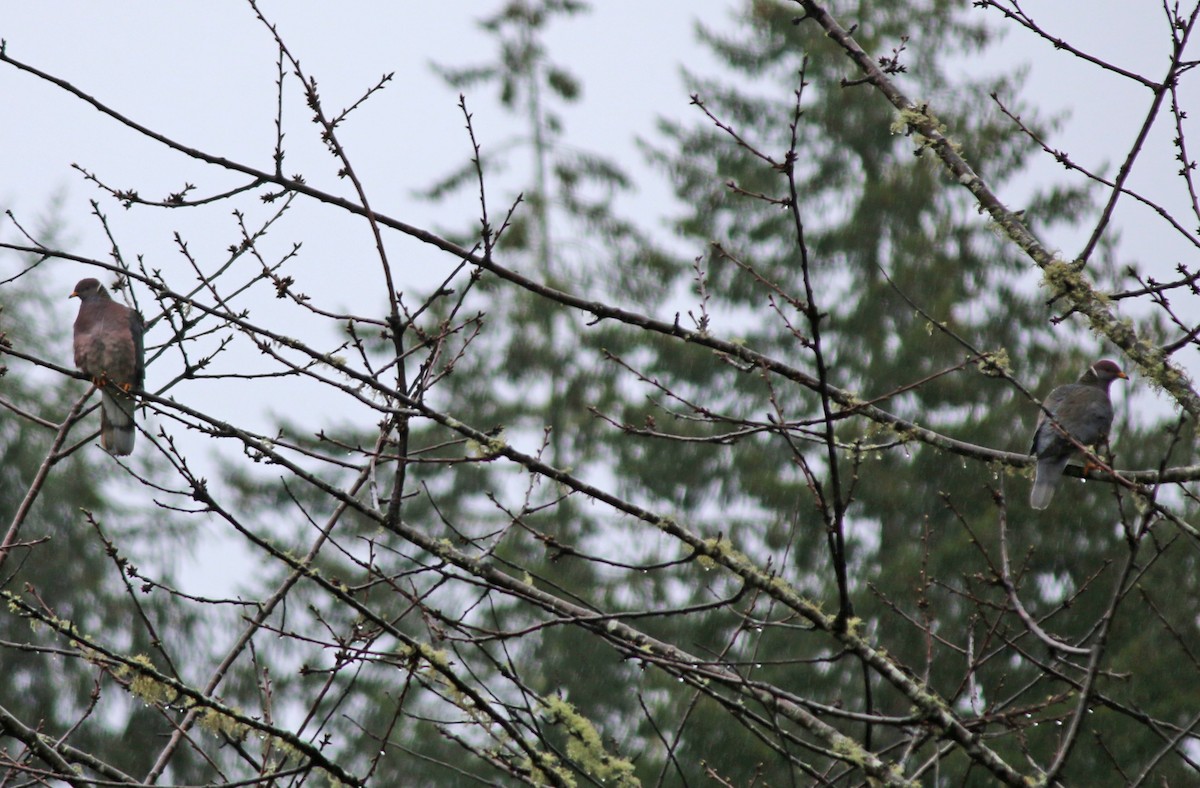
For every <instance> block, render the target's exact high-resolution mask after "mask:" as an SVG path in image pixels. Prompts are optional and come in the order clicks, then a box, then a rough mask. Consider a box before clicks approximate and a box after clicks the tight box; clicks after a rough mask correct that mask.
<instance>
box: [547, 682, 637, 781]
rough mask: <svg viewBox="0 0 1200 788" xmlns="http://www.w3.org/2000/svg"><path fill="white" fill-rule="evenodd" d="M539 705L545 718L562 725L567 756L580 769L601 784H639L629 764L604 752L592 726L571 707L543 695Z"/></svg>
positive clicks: (564, 702)
mask: <svg viewBox="0 0 1200 788" xmlns="http://www.w3.org/2000/svg"><path fill="white" fill-rule="evenodd" d="M541 704H542V708H543V711H544V712H545V715H546V719H547V721H548V722H550V723H551V724H553V725H561V726H562V728H563V730H564V732H565V733H566V734H567V755H568V756H570V758H571V760H573V761H575V763H577V764H578V765H579V766H580V767H581V768H582V769H583V770H584V771H586V772H587V773H588V774H590V775H592V776H593V777H596V778H598V779H599V780H601V781H603V782H605V783H611V784H614V785H620V786H633V785H641V782H640V781H639V780H638V779H637V777H636V776H634V768H633V764H632V763H630V762H629V761H628V760H626V759H624V758H617V757H615V756H613V755H610V754H609V753H608V752H607V751H605V749H604V743H603V742H602V741H601V739H600V734H599V732H597V731H596V728H595V726H594V725H592V723H591V721H590V720H588V719H587V718H585V717H583V716H582V715H581V714H579V712H577V711H575V707H574V706H572V705H571V704H570V703H568V702H567V701H565V700H563V699H562V698H543V699H542V700H541Z"/></svg>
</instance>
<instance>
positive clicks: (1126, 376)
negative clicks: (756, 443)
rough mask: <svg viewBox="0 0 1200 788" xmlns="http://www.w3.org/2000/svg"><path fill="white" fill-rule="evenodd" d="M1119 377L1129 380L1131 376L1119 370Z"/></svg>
mask: <svg viewBox="0 0 1200 788" xmlns="http://www.w3.org/2000/svg"><path fill="white" fill-rule="evenodd" d="M1117 377H1119V378H1120V379H1121V380H1129V376H1128V375H1126V374H1125V373H1124V372H1118V373H1117Z"/></svg>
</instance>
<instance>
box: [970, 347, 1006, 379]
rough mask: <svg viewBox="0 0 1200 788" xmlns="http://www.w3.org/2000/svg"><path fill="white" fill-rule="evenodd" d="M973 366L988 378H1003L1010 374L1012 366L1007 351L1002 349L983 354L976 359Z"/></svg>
mask: <svg viewBox="0 0 1200 788" xmlns="http://www.w3.org/2000/svg"><path fill="white" fill-rule="evenodd" d="M975 364H976V366H978V367H979V371H980V372H982V373H983V374H984V375H987V376H988V377H989V378H1003V377H1008V376H1009V375H1011V374H1012V364H1011V363H1010V361H1009V358H1008V351H1007V350H1005V349H1004V348H1000V349H999V350H993V351H990V352H988V353H984V354H983V355H982V356H980V357H979V358H978V359H976V361H975Z"/></svg>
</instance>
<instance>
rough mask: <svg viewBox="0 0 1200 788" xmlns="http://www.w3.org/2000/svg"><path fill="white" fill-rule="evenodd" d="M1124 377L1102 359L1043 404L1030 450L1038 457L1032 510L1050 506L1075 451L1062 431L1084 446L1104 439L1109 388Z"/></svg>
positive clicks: (1108, 417)
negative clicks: (1064, 470)
mask: <svg viewBox="0 0 1200 788" xmlns="http://www.w3.org/2000/svg"><path fill="white" fill-rule="evenodd" d="M1126 377H1127V376H1126V374H1125V373H1124V372H1122V371H1121V368H1120V367H1118V366H1117V365H1116V364H1115V363H1114V362H1112V361H1109V360H1108V359H1103V360H1101V361H1097V362H1096V363H1095V364H1092V365H1091V366H1090V367H1088V369H1087V371H1086V372H1084V373H1083V376H1082V377H1080V378H1079V382H1078V383H1068V384H1066V385H1065V386H1059V387H1058V388H1056V389H1055V390H1054V391H1051V392H1050V396H1048V397H1046V399H1045V400H1044V401H1043V402H1042V406H1043V408H1044V410H1043V411H1042V413H1040V414H1038V422H1037V429H1036V430H1035V431H1034V433H1033V446H1032V447H1031V448H1030V450H1029V451H1030V453H1031V454H1035V455H1037V458H1038V463H1037V472H1036V475H1035V476H1034V479H1033V489H1032V490H1031V491H1030V492H1029V505H1030V506H1032V507H1033V508H1034V509H1045V508H1046V507H1047V506H1049V505H1050V499H1051V498H1053V497H1054V490H1055V489H1056V488H1057V487H1058V482H1059V480H1060V479H1061V478H1062V475H1063V469H1064V468H1066V467H1067V461H1068V460H1070V459H1071V457H1072V455H1074V454H1075V453H1076V452H1077V451H1078V449H1077V448H1076V447H1075V444H1074V443H1072V442H1071V441H1070V440H1068V439H1067V437H1066V435H1064V434H1063V431H1064V430H1065V431H1066V432H1067V433H1068V434H1070V435H1071V437H1072V438H1074V439H1075V440H1076V441H1078V442H1079V443H1081V444H1083V445H1084V446H1092V445H1094V444H1097V443H1100V442H1102V441H1103V440H1105V439H1106V438H1107V437H1108V429H1109V427H1111V426H1112V420H1113V408H1112V400H1110V399H1109V398H1108V387H1109V385H1110V384H1111V383H1112V382H1113V381H1114V380H1116V379H1117V378H1126ZM1046 411H1049V413H1050V417H1049V418H1048V417H1047V416H1046Z"/></svg>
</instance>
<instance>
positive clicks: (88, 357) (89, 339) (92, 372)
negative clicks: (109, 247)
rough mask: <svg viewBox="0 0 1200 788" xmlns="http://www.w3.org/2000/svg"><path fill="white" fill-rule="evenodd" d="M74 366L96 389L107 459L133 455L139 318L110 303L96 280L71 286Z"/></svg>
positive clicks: (140, 355)
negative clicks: (75, 307) (76, 304)
mask: <svg viewBox="0 0 1200 788" xmlns="http://www.w3.org/2000/svg"><path fill="white" fill-rule="evenodd" d="M71 297H72V298H78V299H79V317H77V318H75V366H77V367H79V370H80V371H81V372H83V373H84V374H85V375H87V376H88V377H90V378H91V379H92V381H93V382H94V383H95V384H96V386H97V387H98V388H99V389H100V445H102V446H103V447H104V449H105V451H107V452H109V453H111V454H118V455H126V454H129V453H130V452H132V451H133V439H134V436H135V435H136V434H137V432H136V430H135V429H134V426H133V408H134V405H135V404H136V403H135V401H134V398H133V391H134V390H135V389H140V388H141V387H142V379H143V376H144V374H145V358H144V351H143V349H142V330H143V329H142V316H141V315H139V314H138V313H137V312H135V311H133V310H132V309H130V308H129V307H127V306H125V305H124V304H118V303H117V302H116V301H113V300H112V297H111V296H109V294H108V291H107V290H105V289H104V287H103V286H102V285H101V284H100V283H99V282H98V281H96V280H95V279H83V280H81V281H80V282H79V284H77V285H75V291H74V292H72V293H71Z"/></svg>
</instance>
